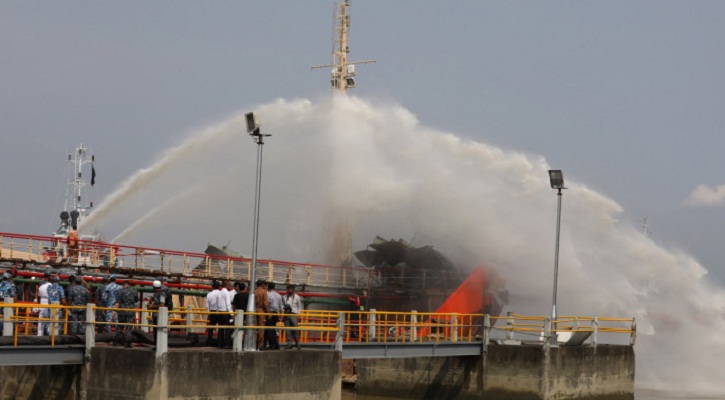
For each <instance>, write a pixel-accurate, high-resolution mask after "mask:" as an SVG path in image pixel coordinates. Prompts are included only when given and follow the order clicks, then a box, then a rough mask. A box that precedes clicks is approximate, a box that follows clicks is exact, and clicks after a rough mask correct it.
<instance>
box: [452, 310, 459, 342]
mask: <svg viewBox="0 0 725 400" xmlns="http://www.w3.org/2000/svg"><path fill="white" fill-rule="evenodd" d="M457 341H458V315H454V316H453V317H451V342H454V343H455V342H457Z"/></svg>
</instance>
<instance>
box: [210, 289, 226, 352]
mask: <svg viewBox="0 0 725 400" xmlns="http://www.w3.org/2000/svg"><path fill="white" fill-rule="evenodd" d="M219 286H220V285H219V282H217V281H213V282H212V283H211V287H212V291H211V292H209V293H208V294H207V295H206V310H207V311H209V312H212V313H213V312H219V311H220V307H221V303H222V302H221V291H220V290H219ZM219 317H221V315H220V314H209V327H208V328H207V330H206V332H207V333H206V345H207V346H211V343H212V338H213V337H214V329H216V328H214V327H215V326H217V325H219V320H220V318H219ZM220 333H221V329H217V339H220ZM219 347H221V345H219Z"/></svg>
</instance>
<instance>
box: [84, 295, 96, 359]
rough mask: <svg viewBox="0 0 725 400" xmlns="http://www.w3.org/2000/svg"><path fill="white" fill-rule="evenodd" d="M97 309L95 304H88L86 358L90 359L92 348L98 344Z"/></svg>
mask: <svg viewBox="0 0 725 400" xmlns="http://www.w3.org/2000/svg"><path fill="white" fill-rule="evenodd" d="M95 322H96V311H95V310H94V309H93V304H90V303H89V304H86V326H85V328H86V335H85V336H86V337H85V339H86V358H87V359H90V357H91V349H92V348H93V346H95V345H96V326H95Z"/></svg>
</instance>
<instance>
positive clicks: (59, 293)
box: [48, 275, 65, 335]
mask: <svg viewBox="0 0 725 400" xmlns="http://www.w3.org/2000/svg"><path fill="white" fill-rule="evenodd" d="M50 282H51V284H50V286H49V287H48V303H50V304H65V291H64V290H63V287H62V286H60V283H59V282H60V278H59V277H58V275H53V276H51V277H50ZM51 315H52V313H51ZM53 319H55V320H56V321H55V322H51V326H55V328H54V329H55V334H56V335H57V334H58V333H60V326H61V323H60V321H61V320H62V319H63V310H62V309H60V308H56V309H55V317H53Z"/></svg>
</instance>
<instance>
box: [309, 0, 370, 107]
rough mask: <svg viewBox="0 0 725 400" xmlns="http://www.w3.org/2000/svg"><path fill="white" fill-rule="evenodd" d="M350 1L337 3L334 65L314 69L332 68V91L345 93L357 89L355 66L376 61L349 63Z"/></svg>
mask: <svg viewBox="0 0 725 400" xmlns="http://www.w3.org/2000/svg"><path fill="white" fill-rule="evenodd" d="M348 7H350V0H345V1H342V2H337V3H335V8H334V13H333V19H334V22H335V25H336V26H337V29H336V33H337V35H333V39H332V43H333V46H332V64H325V65H316V66H314V67H312V69H319V68H329V67H332V73H331V80H330V83H331V84H332V91H333V92H335V91H338V92H341V93H345V92H346V91H347V89H348V88H354V87H355V65H357V64H369V63H374V62H377V61H376V60H364V61H354V62H348V61H347V53H349V52H350V48H349V47H348V45H347V37H348V34H349V31H350V13H349V12H348Z"/></svg>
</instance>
